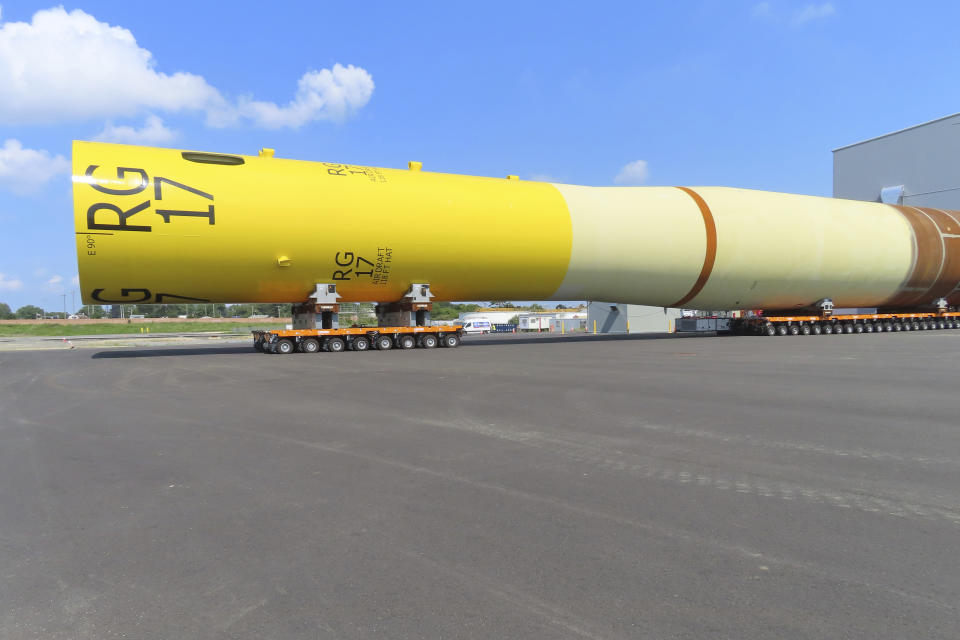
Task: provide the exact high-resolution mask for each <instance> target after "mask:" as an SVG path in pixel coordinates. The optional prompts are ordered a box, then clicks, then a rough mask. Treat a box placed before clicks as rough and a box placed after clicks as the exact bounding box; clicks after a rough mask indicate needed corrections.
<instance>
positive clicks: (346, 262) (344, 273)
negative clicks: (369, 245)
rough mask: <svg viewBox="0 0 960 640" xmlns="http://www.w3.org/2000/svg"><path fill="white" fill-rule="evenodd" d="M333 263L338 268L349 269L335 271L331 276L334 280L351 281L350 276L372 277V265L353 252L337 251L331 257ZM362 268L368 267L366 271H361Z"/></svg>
mask: <svg viewBox="0 0 960 640" xmlns="http://www.w3.org/2000/svg"><path fill="white" fill-rule="evenodd" d="M333 261H334V262H335V263H336V264H337V266H338V267H350V268H349V269H335V270H334V271H333V275H332V276H331V278H333V279H334V280H340V281H344V280H352V277H351V276H356V277H360V276H365V277H367V278H371V277H373V269H374V265H373V263H372V262H370V261H369V260H367V259H366V258H364V257H362V256H360V255H357V254H356V253H355V252H353V251H338V252H337V253H336V255H334V256H333ZM364 267H368V269H366V270H361V269H362V268H364ZM354 270H356V271H354Z"/></svg>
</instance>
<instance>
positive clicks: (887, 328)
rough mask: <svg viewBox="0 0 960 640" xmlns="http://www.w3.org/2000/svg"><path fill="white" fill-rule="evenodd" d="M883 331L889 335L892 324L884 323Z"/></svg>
mask: <svg viewBox="0 0 960 640" xmlns="http://www.w3.org/2000/svg"><path fill="white" fill-rule="evenodd" d="M883 330H884V331H886V332H887V333H890V332H891V331H893V323H892V322H884V323H883Z"/></svg>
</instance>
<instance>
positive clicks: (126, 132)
mask: <svg viewBox="0 0 960 640" xmlns="http://www.w3.org/2000/svg"><path fill="white" fill-rule="evenodd" d="M176 137H177V132H176V131H174V130H173V129H169V128H167V127H166V125H164V124H163V120H161V119H160V118H159V117H157V116H154V115H151V116H148V117H147V119H146V121H145V122H144V123H143V127H141V128H139V129H137V128H136V127H128V126H125V125H124V126H114V125H113V124H107V126H106V127H104V128H103V131H101V132H100V133H98V134H97V135H96V136H94V138H93V139H94V140H98V141H100V142H120V143H124V144H164V143H167V142H172V141H173V140H174V139H176Z"/></svg>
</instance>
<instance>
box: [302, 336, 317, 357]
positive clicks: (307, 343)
mask: <svg viewBox="0 0 960 640" xmlns="http://www.w3.org/2000/svg"><path fill="white" fill-rule="evenodd" d="M300 351H303V352H304V353H316V352H317V351H320V343H319V342H317V339H316V338H307V339H306V340H302V341H301V342H300Z"/></svg>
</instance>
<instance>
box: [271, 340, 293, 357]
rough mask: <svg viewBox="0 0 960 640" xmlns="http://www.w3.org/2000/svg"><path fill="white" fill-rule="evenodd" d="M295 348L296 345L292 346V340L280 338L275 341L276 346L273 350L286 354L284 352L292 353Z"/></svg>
mask: <svg viewBox="0 0 960 640" xmlns="http://www.w3.org/2000/svg"><path fill="white" fill-rule="evenodd" d="M295 350H296V347H294V346H293V342H292V341H290V340H287V339H286V338H284V339H283V340H280V341H279V342H277V346H276V348H275V350H274V351H275V352H276V353H284V354H286V353H293V352H294V351H295Z"/></svg>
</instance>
